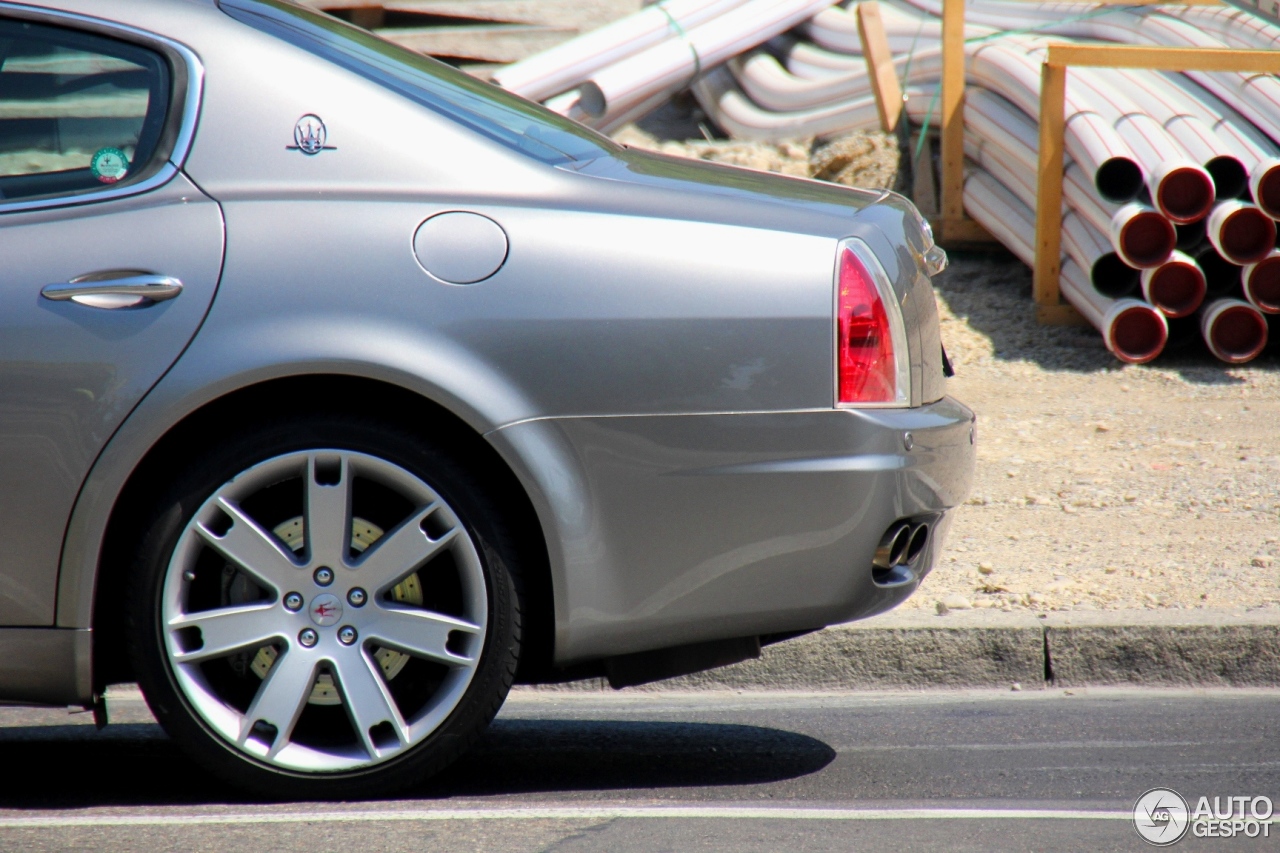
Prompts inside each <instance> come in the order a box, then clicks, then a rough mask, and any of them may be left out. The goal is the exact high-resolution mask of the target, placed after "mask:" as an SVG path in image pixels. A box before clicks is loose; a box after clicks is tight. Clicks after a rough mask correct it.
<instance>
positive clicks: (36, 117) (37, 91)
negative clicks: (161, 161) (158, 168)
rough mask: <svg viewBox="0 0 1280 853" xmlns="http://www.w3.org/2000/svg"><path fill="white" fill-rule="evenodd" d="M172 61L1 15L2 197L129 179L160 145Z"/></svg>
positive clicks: (67, 191) (82, 189)
mask: <svg viewBox="0 0 1280 853" xmlns="http://www.w3.org/2000/svg"><path fill="white" fill-rule="evenodd" d="M169 96H170V74H169V66H168V64H167V63H166V62H165V61H164V59H162V58H161V57H160V56H158V55H156V54H154V53H152V52H151V51H148V50H144V49H142V48H140V47H136V46H134V45H129V44H124V43H121V42H118V41H115V40H112V39H107V38H101V37H98V36H94V35H89V34H87V33H81V32H76V31H74V30H67V29H62V28H60V27H49V26H44V25H40V24H35V23H31V22H26V21H9V20H3V19H0V200H13V199H34V198H41V197H50V196H64V195H76V194H80V193H88V192H93V191H95V190H102V189H105V188H108V187H112V186H115V185H117V184H121V183H127V182H129V181H131V180H133V179H135V178H137V177H138V176H139V175H140V174H142V173H143V172H144V171H145V168H146V166H147V165H148V164H149V162H150V161H151V160H152V158H153V156H154V155H155V153H156V147H157V144H158V142H159V140H160V136H161V133H162V132H163V130H164V124H165V114H166V112H167V107H168V105H169Z"/></svg>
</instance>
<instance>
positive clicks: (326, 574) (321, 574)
mask: <svg viewBox="0 0 1280 853" xmlns="http://www.w3.org/2000/svg"><path fill="white" fill-rule="evenodd" d="M314 577H315V579H316V583H317V584H319V585H320V586H328V585H329V584H331V583H333V569H331V568H329V567H328V566H321V567H320V568H318V569H316V573H315V575H314Z"/></svg>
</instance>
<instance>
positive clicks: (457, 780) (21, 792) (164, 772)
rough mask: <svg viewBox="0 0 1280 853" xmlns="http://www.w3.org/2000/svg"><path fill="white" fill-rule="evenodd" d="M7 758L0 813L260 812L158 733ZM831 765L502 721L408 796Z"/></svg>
mask: <svg viewBox="0 0 1280 853" xmlns="http://www.w3.org/2000/svg"><path fill="white" fill-rule="evenodd" d="M0 754H3V755H4V757H5V765H6V767H7V768H8V772H7V773H5V774H3V775H2V776H0V808H10V809H66V808H84V807H102V806H120V805H130V806H137V805H157V806H162V805H196V804H237V803H244V804H248V803H258V802H261V798H258V797H253V796H248V795H245V794H242V793H240V792H238V791H236V790H235V789H233V788H230V787H228V786H226V785H224V784H222V783H221V782H220V781H218V780H217V779H215V778H213V777H211V776H210V775H209V774H207V773H206V772H204V771H203V770H202V769H201V768H200V767H199V766H198V765H196V764H195V763H194V762H193V761H191V760H189V759H188V758H187V757H186V755H184V754H183V752H182V751H181V750H180V749H179V748H178V746H177V745H176V744H175V743H173V741H171V740H169V739H168V737H166V736H165V734H164V732H163V731H162V730H161V729H160V727H159V726H157V725H154V724H125V725H111V726H109V727H108V728H107V729H105V730H103V731H101V732H98V731H95V730H94V729H93V728H92V727H91V726H85V725H66V726H61V725H53V726H11V727H5V728H0ZM835 755H836V753H835V750H833V749H832V748H831V747H829V746H827V745H826V744H825V743H823V742H821V741H819V740H816V739H814V738H811V737H808V736H806V735H801V734H796V733H794V732H788V731H785V730H782V729H774V728H765V727H761V726H748V725H729V724H718V723H681V722H620V721H612V720H610V721H604V720H583V721H566V720H498V721H496V722H495V723H494V724H493V725H492V726H491V727H490V729H489V730H488V731H487V732H486V733H485V735H484V736H483V737H482V738H481V740H480V742H479V743H478V744H477V746H476V747H475V748H474V749H473V750H472V751H471V752H469V753H467V754H466V755H464V756H463V758H462V759H461V760H460V761H458V762H457V763H456V764H455V765H453V767H451V768H449V769H448V770H446V771H445V772H444V773H442V774H441V775H439V776H437V777H435V778H434V779H431V780H429V781H428V782H426V783H424V784H423V785H422V786H419V787H418V788H417V789H415V790H412V791H408V792H405V794H404V795H408V796H413V797H417V798H426V799H444V798H448V797H455V796H493V795H500V794H514V793H528V792H546V793H551V792H567V791H589V790H624V789H653V788H668V787H698V786H713V785H715V786H722V785H751V784H759V783H765V782H777V781H783V780H786V779H793V778H796V777H799V776H804V775H807V774H810V773H814V772H817V771H819V770H821V769H822V768H823V767H825V766H827V765H828V764H830V763H831V761H832V760H834V758H835ZM404 795H402V796H404Z"/></svg>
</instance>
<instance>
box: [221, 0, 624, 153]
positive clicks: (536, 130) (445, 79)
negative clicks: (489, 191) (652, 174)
mask: <svg viewBox="0 0 1280 853" xmlns="http://www.w3.org/2000/svg"><path fill="white" fill-rule="evenodd" d="M220 5H221V6H222V9H223V10H224V11H225V12H226V13H227V14H229V15H231V16H232V17H233V18H235V19H236V20H239V21H242V22H244V23H247V24H249V25H250V26H254V27H257V28H258V29H261V30H264V31H267V32H270V33H271V34H273V35H275V36H278V37H280V38H283V39H285V40H286V41H289V42H291V43H293V44H296V45H298V46H299V47H301V48H303V49H304V50H309V51H311V52H312V53H315V54H317V55H319V56H322V57H324V58H325V59H328V60H329V61H331V62H334V63H336V64H338V65H341V66H343V67H344V68H347V69H349V70H351V71H354V72H355V73H357V74H360V75H361V76H363V77H366V78H368V79H370V80H373V81H374V82H376V83H379V84H381V85H383V86H386V87H387V88H389V89H392V90H394V91H397V92H399V93H400V94H402V95H405V96H406V97H409V98H411V99H412V100H415V101H417V102H418V103H420V104H422V105H424V106H426V107H429V108H431V109H433V110H435V111H436V112H439V113H442V114H444V115H446V116H448V117H449V118H451V119H453V120H454V121H457V122H458V123H459V124H463V125H466V126H467V127H469V128H471V129H472V130H475V131H479V132H480V133H483V134H485V135H486V136H488V137H490V138H492V139H496V140H497V141H499V142H501V143H503V144H505V145H509V146H511V147H512V148H516V149H518V150H519V151H521V152H523V153H525V154H528V155H529V156H531V157H535V158H537V159H539V160H542V161H543V162H545V163H553V164H554V163H564V162H567V161H570V160H593V159H595V158H596V157H601V156H603V155H605V154H609V153H611V152H612V151H614V150H616V148H615V146H614V144H613V143H612V142H611V141H609V140H608V139H606V138H605V137H603V136H601V135H600V134H598V133H596V132H595V131H593V130H591V129H589V128H586V127H584V126H582V125H580V124H578V123H577V122H575V121H571V120H570V119H567V118H565V117H564V116H561V115H558V114H556V113H554V112H552V111H551V110H549V109H547V108H546V107H544V106H542V105H541V104H535V103H533V102H532V101H528V100H525V99H524V98H521V97H519V96H517V95H513V94H511V93H510V92H507V91H505V90H503V89H500V88H498V87H497V86H494V85H492V84H489V83H485V82H483V81H481V80H477V79H475V78H474V77H472V76H470V75H469V74H465V73H463V72H461V71H459V70H457V69H456V68H451V67H449V66H448V65H445V64H444V63H443V62H440V61H438V60H435V59H432V58H431V57H429V56H423V55H422V54H420V53H417V52H415V51H412V50H409V49H408V48H404V47H400V46H399V45H396V44H392V43H391V42H389V41H386V40H385V39H381V38H378V37H377V36H375V35H373V34H372V33H369V32H367V31H365V30H362V29H360V28H358V27H354V26H352V25H350V24H348V23H346V22H345V21H340V20H338V19H337V18H334V17H332V16H329V15H324V14H321V13H319V12H313V11H311V10H310V9H305V8H303V7H301V6H298V5H295V4H293V3H288V2H281V0H221V2H220Z"/></svg>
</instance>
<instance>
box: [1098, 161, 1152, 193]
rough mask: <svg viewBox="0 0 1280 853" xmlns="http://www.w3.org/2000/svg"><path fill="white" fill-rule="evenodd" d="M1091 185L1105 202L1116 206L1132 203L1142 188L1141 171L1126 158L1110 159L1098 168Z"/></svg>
mask: <svg viewBox="0 0 1280 853" xmlns="http://www.w3.org/2000/svg"><path fill="white" fill-rule="evenodd" d="M1093 185H1094V186H1095V187H1097V189H1098V193H1099V194H1100V195H1101V196H1102V197H1103V198H1105V199H1106V200H1107V201H1113V202H1116V203H1117V204H1123V203H1124V202H1126V201H1133V200H1134V199H1135V198H1137V197H1138V196H1139V195H1140V194H1141V193H1142V189H1143V186H1144V181H1143V178H1142V169H1141V168H1139V166H1138V164H1137V163H1135V162H1133V161H1132V160H1130V159H1129V158H1128V157H1112V158H1111V159H1110V160H1107V161H1106V162H1104V163H1103V164H1102V165H1101V166H1099V167H1098V171H1097V173H1096V174H1095V175H1094V176H1093Z"/></svg>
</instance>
